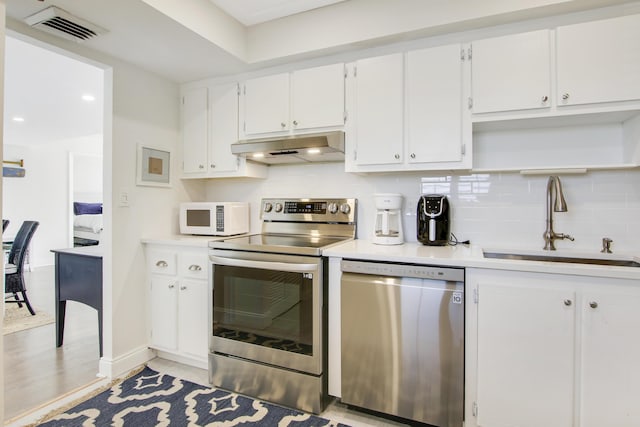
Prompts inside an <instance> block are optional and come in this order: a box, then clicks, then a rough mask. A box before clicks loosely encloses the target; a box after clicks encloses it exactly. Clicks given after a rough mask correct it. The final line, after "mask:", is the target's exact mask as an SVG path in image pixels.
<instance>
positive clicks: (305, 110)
mask: <svg viewBox="0 0 640 427" xmlns="http://www.w3.org/2000/svg"><path fill="white" fill-rule="evenodd" d="M344 73H345V69H344V64H332V65H325V66H323V67H316V68H308V69H305V70H299V71H294V72H293V73H292V74H291V126H292V129H294V130H302V129H314V128H326V127H331V126H343V125H344V109H345V106H344V79H345V76H344Z"/></svg>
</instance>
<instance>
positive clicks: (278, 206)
mask: <svg viewBox="0 0 640 427" xmlns="http://www.w3.org/2000/svg"><path fill="white" fill-rule="evenodd" d="M276 212H282V203H276Z"/></svg>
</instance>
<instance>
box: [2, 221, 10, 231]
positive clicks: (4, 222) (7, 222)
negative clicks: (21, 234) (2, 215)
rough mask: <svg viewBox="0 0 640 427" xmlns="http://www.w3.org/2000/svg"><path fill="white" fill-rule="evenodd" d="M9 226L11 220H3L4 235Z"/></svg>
mask: <svg viewBox="0 0 640 427" xmlns="http://www.w3.org/2000/svg"><path fill="white" fill-rule="evenodd" d="M8 226H9V220H8V219H3V220H2V232H3V233H4V230H6V229H7V227H8Z"/></svg>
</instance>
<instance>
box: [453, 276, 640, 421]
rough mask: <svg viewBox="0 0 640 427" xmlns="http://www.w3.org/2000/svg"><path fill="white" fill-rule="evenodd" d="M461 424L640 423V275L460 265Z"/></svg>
mask: <svg viewBox="0 0 640 427" xmlns="http://www.w3.org/2000/svg"><path fill="white" fill-rule="evenodd" d="M466 283H467V295H469V296H470V298H468V299H467V301H468V303H467V316H468V318H467V331H466V333H467V349H466V354H467V366H466V377H467V380H466V404H465V406H466V414H465V426H483V427H507V426H509V427H534V426H558V427H565V426H566V427H570V426H581V427H595V426H604V425H606V426H619V427H623V426H629V427H630V426H634V425H638V423H639V422H640V407H639V406H638V405H637V401H638V398H639V397H640V391H639V389H638V384H640V365H639V364H638V360H640V342H639V340H638V339H637V326H638V325H640V310H638V307H640V281H638V280H630V279H612V278H597V277H586V276H585V277H582V276H569V275H566V276H565V275H552V274H545V273H524V272H513V271H502V270H483V269H467V281H466Z"/></svg>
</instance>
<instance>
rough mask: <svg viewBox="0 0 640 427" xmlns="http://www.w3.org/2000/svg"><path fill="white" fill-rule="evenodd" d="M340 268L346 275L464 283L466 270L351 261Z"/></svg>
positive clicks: (344, 260) (347, 261) (345, 262)
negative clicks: (354, 274)
mask: <svg viewBox="0 0 640 427" xmlns="http://www.w3.org/2000/svg"><path fill="white" fill-rule="evenodd" d="M340 268H341V270H342V271H343V272H345V273H356V274H369V275H372V276H391V277H412V278H416V279H430V280H445V281H448V282H464V268H455V267H439V266H433V265H420V264H400V263H388V262H375V261H358V260H350V259H343V260H342V262H341V264H340Z"/></svg>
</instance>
